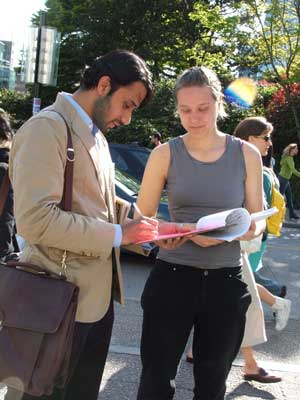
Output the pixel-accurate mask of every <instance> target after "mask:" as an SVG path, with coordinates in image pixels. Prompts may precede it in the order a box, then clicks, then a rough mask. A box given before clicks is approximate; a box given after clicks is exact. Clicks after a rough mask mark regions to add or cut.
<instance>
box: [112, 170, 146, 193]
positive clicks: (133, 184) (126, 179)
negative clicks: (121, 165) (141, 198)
mask: <svg viewBox="0 0 300 400" xmlns="http://www.w3.org/2000/svg"><path fill="white" fill-rule="evenodd" d="M116 179H117V181H119V182H120V183H122V184H123V185H124V186H126V187H127V188H128V189H129V190H131V191H132V192H134V194H136V195H137V194H138V192H139V190H140V187H141V183H140V182H139V181H138V180H136V179H135V178H133V177H132V176H130V175H128V174H126V172H123V171H122V172H121V171H120V170H119V169H117V168H116Z"/></svg>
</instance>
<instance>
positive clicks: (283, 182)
mask: <svg viewBox="0 0 300 400" xmlns="http://www.w3.org/2000/svg"><path fill="white" fill-rule="evenodd" d="M278 179H279V183H280V193H281V194H282V195H283V196H285V197H286V203H287V208H288V209H289V216H290V217H292V216H293V214H294V213H295V211H294V205H293V194H292V189H291V184H290V181H289V180H288V179H286V178H284V177H283V176H281V175H279V176H278Z"/></svg>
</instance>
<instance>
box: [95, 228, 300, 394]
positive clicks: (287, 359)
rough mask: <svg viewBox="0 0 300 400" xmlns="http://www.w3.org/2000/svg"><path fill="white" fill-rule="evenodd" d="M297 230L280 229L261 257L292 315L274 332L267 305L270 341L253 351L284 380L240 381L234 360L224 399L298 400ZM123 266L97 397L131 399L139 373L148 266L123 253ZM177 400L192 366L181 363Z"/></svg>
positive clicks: (188, 390)
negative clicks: (122, 299) (120, 297)
mask: <svg viewBox="0 0 300 400" xmlns="http://www.w3.org/2000/svg"><path fill="white" fill-rule="evenodd" d="M299 240H300V230H298V229H290V228H284V229H283V234H282V236H281V237H280V238H270V239H269V243H268V246H267V251H266V253H265V256H264V269H263V270H262V271H263V274H264V275H265V276H269V277H274V276H275V277H276V279H277V280H278V281H279V282H280V283H282V284H286V285H287V288H288V296H287V297H288V298H289V299H291V300H292V302H293V304H292V312H291V317H290V320H289V323H288V326H287V327H286V328H285V330H284V331H282V332H277V331H275V328H274V318H273V314H272V311H271V309H270V308H269V307H266V306H265V307H264V310H265V319H266V328H267V335H268V342H267V343H265V344H263V345H259V346H256V347H255V351H256V357H257V360H258V361H259V365H260V366H261V367H263V368H266V369H267V370H268V371H274V373H276V374H277V375H280V376H282V378H283V380H282V382H280V383H276V384H260V383H257V382H253V383H248V382H244V381H243V379H242V375H241V365H243V362H242V359H241V358H240V356H238V358H237V359H236V360H235V362H234V366H233V368H232V371H231V373H230V376H229V379H228V387H227V396H226V400H230V399H235V400H244V399H252V400H256V399H278V400H279V399H280V400H287V399H288V400H299V399H300V381H299V379H298V378H297V377H298V374H299V372H300V342H299V331H300V299H299V288H300V269H299V265H300V262H299V261H300V246H299ZM122 261H123V262H122V266H123V273H124V282H125V293H126V298H127V302H126V305H125V306H124V307H121V306H118V305H116V307H115V310H116V318H115V326H114V331H113V337H112V343H111V348H110V354H109V357H108V361H107V365H106V369H105V376H104V380H103V382H102V386H101V390H100V395H99V399H101V400H117V399H123V400H134V399H135V396H136V392H137V385H138V381H139V375H140V359H139V340H140V333H141V324H142V311H141V308H140V304H139V298H140V295H141V292H142V290H143V285H144V282H145V280H146V278H147V276H148V274H149V272H150V270H151V267H152V262H151V261H150V260H147V259H144V258H142V257H137V256H131V255H123V256H122ZM176 387H177V390H176V396H175V399H176V400H192V398H193V392H192V389H193V377H192V365H190V364H188V363H186V362H185V360H184V358H183V359H182V362H181V364H180V368H179V371H178V375H177V379H176Z"/></svg>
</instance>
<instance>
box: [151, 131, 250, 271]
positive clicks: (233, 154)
mask: <svg viewBox="0 0 300 400" xmlns="http://www.w3.org/2000/svg"><path fill="white" fill-rule="evenodd" d="M169 145H170V152H171V158H170V165H169V170H168V175H167V184H166V189H167V194H168V200H169V212H170V217H171V221H175V222H191V223H195V222H196V221H197V220H198V219H199V218H200V217H203V216H205V215H209V214H213V213H216V212H219V211H225V210H230V209H232V208H237V207H243V204H244V193H245V176H246V167H245V160H244V155H243V151H242V146H241V141H240V140H239V139H237V138H235V137H233V136H231V135H226V148H225V151H224V153H223V155H222V156H221V157H220V158H219V159H218V160H217V161H214V162H209V163H207V162H202V161H198V160H196V159H194V158H193V157H192V156H191V155H190V154H189V152H188V151H187V149H186V147H185V144H184V141H183V139H182V138H181V137H177V138H175V139H172V140H170V141H169ZM158 258H159V259H161V260H163V261H167V262H170V263H174V264H182V265H188V266H192V267H197V268H204V269H219V268H225V267H226V268H228V267H237V266H240V265H241V251H240V243H239V242H238V241H233V242H231V243H228V242H225V243H222V244H219V245H217V246H212V247H200V246H198V245H196V244H195V243H193V242H191V241H190V240H189V241H187V242H186V243H184V244H183V245H182V246H181V247H178V248H177V249H174V250H166V249H162V248H160V250H159V254H158Z"/></svg>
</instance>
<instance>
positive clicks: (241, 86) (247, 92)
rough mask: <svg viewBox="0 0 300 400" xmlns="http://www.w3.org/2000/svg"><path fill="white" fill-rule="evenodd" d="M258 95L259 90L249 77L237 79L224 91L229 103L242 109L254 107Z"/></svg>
mask: <svg viewBox="0 0 300 400" xmlns="http://www.w3.org/2000/svg"><path fill="white" fill-rule="evenodd" d="M256 93H257V88H256V83H255V81H254V80H253V79H251V78H247V77H241V78H238V79H236V80H235V81H233V82H232V83H231V84H230V85H229V86H228V87H227V89H225V91H224V94H225V100H226V101H227V103H231V104H236V105H237V106H239V107H242V108H249V107H251V106H252V104H253V102H254V100H255V97H256Z"/></svg>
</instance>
